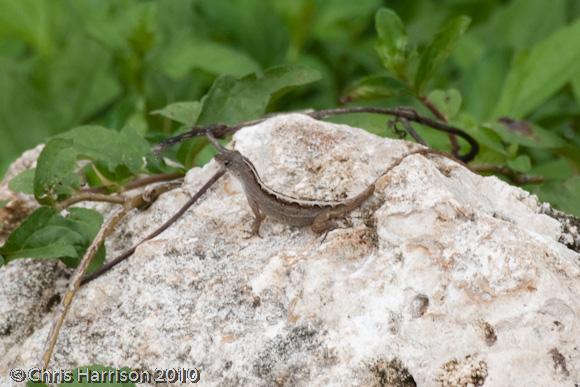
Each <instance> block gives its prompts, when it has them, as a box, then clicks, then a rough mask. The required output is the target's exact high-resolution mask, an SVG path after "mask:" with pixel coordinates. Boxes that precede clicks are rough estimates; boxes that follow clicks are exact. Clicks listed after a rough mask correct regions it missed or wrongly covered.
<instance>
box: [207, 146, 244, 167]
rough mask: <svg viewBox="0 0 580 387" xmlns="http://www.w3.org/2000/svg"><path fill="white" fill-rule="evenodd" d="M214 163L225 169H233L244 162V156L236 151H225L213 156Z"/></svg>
mask: <svg viewBox="0 0 580 387" xmlns="http://www.w3.org/2000/svg"><path fill="white" fill-rule="evenodd" d="M214 158H215V161H217V162H218V164H220V165H221V166H224V167H226V168H227V169H234V168H235V166H236V165H238V164H241V163H243V162H244V156H242V154H241V153H240V152H238V151H236V150H227V151H224V152H220V153H218V154H217V155H215V157H214Z"/></svg>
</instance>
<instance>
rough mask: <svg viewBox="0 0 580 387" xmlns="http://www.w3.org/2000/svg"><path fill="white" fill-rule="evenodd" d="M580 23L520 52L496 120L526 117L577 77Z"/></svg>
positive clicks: (513, 65)
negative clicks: (507, 117) (527, 50)
mask: <svg viewBox="0 0 580 387" xmlns="http://www.w3.org/2000/svg"><path fill="white" fill-rule="evenodd" d="M578 41H580V20H578V21H576V22H575V23H573V24H571V25H569V26H567V27H564V28H562V29H560V30H559V31H557V32H555V33H554V34H552V35H550V36H549V37H548V38H546V39H544V40H543V41H541V42H539V43H537V44H536V45H534V46H533V47H532V49H531V50H530V51H529V52H521V53H520V54H519V55H517V56H516V58H515V60H514V61H513V63H512V66H511V70H510V72H509V74H508V77H507V80H506V82H505V85H504V88H503V93H502V95H501V97H500V99H499V102H498V104H497V106H496V108H495V114H494V116H495V117H502V116H509V117H512V118H516V119H519V118H523V117H525V116H526V115H527V114H529V113H531V112H532V111H533V110H534V109H536V108H537V107H538V106H540V105H541V104H542V103H543V102H544V101H546V100H547V99H548V98H550V97H551V96H552V95H553V94H554V93H556V92H557V91H558V90H560V89H561V88H562V86H564V85H565V84H566V83H567V82H569V81H571V80H572V79H573V78H574V77H575V76H576V75H577V74H578V66H577V64H578V62H579V61H580V45H579V44H578Z"/></svg>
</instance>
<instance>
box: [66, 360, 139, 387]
mask: <svg viewBox="0 0 580 387" xmlns="http://www.w3.org/2000/svg"><path fill="white" fill-rule="evenodd" d="M109 371H116V372H110V373H109ZM129 372H131V369H130V368H128V367H123V368H119V369H117V368H112V367H106V366H103V365H99V364H94V365H89V366H86V367H79V368H75V369H74V370H73V371H72V379H73V380H72V381H67V383H61V384H59V387H92V386H102V387H113V386H123V387H135V384H134V383H132V382H128V381H123V380H127V379H128V376H129ZM103 373H106V374H107V375H108V374H111V375H113V376H114V375H118V377H119V379H118V380H115V379H105V378H103V377H102V376H101V374H103ZM103 379H105V380H106V381H107V382H106V383H101V382H100V381H102V380H103Z"/></svg>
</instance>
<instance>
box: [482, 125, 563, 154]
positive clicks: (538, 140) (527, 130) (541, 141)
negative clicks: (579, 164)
mask: <svg viewBox="0 0 580 387" xmlns="http://www.w3.org/2000/svg"><path fill="white" fill-rule="evenodd" d="M484 126H485V127H487V128H489V129H491V130H493V131H494V132H495V133H497V134H498V135H500V137H501V138H502V140H503V141H505V142H507V143H508V144H517V145H521V146H526V147H529V148H545V149H549V148H560V147H562V146H564V145H566V143H565V142H564V141H563V140H562V139H561V138H560V137H559V136H558V135H556V134H554V133H552V132H549V131H547V130H546V129H543V128H541V127H539V126H537V125H534V124H532V123H530V122H526V121H516V120H511V119H508V118H502V119H501V120H500V122H494V123H488V124H485V125H484Z"/></svg>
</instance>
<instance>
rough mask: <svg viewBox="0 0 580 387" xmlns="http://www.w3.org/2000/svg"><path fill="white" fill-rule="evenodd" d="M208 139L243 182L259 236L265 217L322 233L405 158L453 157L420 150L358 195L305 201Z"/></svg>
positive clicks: (222, 161) (218, 158)
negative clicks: (268, 182) (269, 183)
mask: <svg viewBox="0 0 580 387" xmlns="http://www.w3.org/2000/svg"><path fill="white" fill-rule="evenodd" d="M208 138H209V139H210V141H211V142H212V143H213V144H214V146H215V147H216V148H217V149H218V150H219V153H218V154H217V155H216V156H215V160H216V161H217V162H218V164H220V165H221V166H222V167H223V168H225V169H226V170H227V171H228V172H229V173H230V174H232V175H233V176H234V177H235V178H236V179H237V180H238V181H239V182H240V184H241V185H242V188H243V190H244V194H245V195H246V199H247V200H248V204H249V205H250V208H251V209H252V212H253V213H254V222H253V224H252V231H251V235H259V230H260V225H261V224H262V221H263V220H264V219H265V218H266V216H271V217H273V218H275V219H277V220H278V221H280V222H282V223H285V224H289V225H292V226H298V227H304V226H310V228H311V229H312V231H314V232H315V233H323V232H325V231H328V230H329V229H332V228H333V226H334V220H335V219H339V218H342V217H344V216H346V215H347V214H348V213H349V212H351V211H353V210H355V209H356V208H358V207H359V206H361V205H362V204H363V203H364V202H365V201H366V200H367V199H368V198H369V197H370V196H371V195H372V194H373V192H374V190H375V184H376V182H377V181H378V180H379V179H380V178H381V177H383V176H384V175H385V174H387V173H388V172H390V171H391V170H392V169H393V168H395V167H396V166H398V165H399V164H400V163H401V162H402V161H403V160H404V159H405V158H406V157H408V156H411V155H415V154H422V155H425V154H438V155H443V156H445V157H447V158H450V159H452V160H454V159H453V158H451V157H450V156H449V155H447V154H445V153H443V152H441V151H438V150H435V149H430V148H423V149H417V150H414V151H411V152H409V153H407V154H405V155H403V156H401V157H400V158H399V159H397V160H396V161H395V162H394V163H393V164H391V165H390V166H389V168H387V170H386V171H384V172H383V173H382V174H381V175H380V176H379V177H378V178H377V179H375V181H374V182H373V183H371V184H370V185H369V186H368V187H367V188H365V189H364V190H363V191H362V192H361V193H359V194H357V195H356V196H353V197H351V198H348V199H345V200H342V201H326V200H306V199H298V198H294V197H291V196H288V195H285V194H282V193H280V192H276V191H274V190H273V189H271V188H270V187H268V186H267V185H266V184H265V183H264V182H263V181H262V179H261V178H260V176H259V175H258V172H257V171H256V168H255V167H254V165H253V164H252V162H251V161H250V160H248V159H247V158H246V157H244V156H243V155H242V154H241V153H240V152H238V151H236V150H230V149H227V148H224V147H223V146H222V145H221V144H220V143H219V142H218V141H217V139H216V138H215V137H213V135H212V134H211V133H208Z"/></svg>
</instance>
